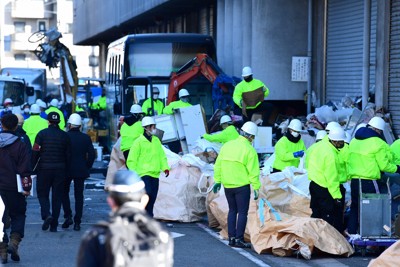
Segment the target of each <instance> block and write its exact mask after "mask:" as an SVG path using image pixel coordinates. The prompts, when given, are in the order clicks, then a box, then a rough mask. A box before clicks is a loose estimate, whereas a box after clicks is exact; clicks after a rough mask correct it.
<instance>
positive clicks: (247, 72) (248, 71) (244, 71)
mask: <svg viewBox="0 0 400 267" xmlns="http://www.w3.org/2000/svg"><path fill="white" fill-rule="evenodd" d="M250 75H253V71H252V70H251V68H250V67H249V66H246V67H244V68H243V69H242V77H247V76H250Z"/></svg>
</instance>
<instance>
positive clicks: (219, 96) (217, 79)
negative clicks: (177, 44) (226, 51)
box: [167, 54, 241, 110]
mask: <svg viewBox="0 0 400 267" xmlns="http://www.w3.org/2000/svg"><path fill="white" fill-rule="evenodd" d="M199 75H203V76H204V77H205V78H206V79H207V80H209V81H210V82H211V83H212V84H213V89H212V90H213V91H212V98H213V102H214V110H217V109H218V108H220V107H221V106H222V105H221V102H223V103H224V104H225V106H223V108H225V107H226V105H229V106H231V107H233V99H232V95H233V89H234V88H235V86H236V84H237V83H239V82H240V81H241V79H240V78H237V77H230V76H227V75H226V74H225V73H224V72H223V71H222V70H221V68H220V67H219V66H218V65H217V64H216V63H215V62H214V61H213V60H212V59H211V58H210V57H209V56H208V55H207V54H197V55H196V57H194V58H193V59H191V60H190V61H188V62H187V63H186V64H185V65H183V66H182V67H181V68H180V69H179V70H178V71H177V72H172V73H171V77H170V83H169V88H168V101H167V104H169V103H170V102H172V101H175V100H177V96H178V92H179V90H180V89H181V88H182V87H183V86H184V85H185V84H186V83H188V82H189V81H191V80H193V79H194V78H196V77H198V76H199Z"/></svg>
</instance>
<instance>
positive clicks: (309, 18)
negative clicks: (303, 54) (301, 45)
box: [307, 0, 313, 114]
mask: <svg viewBox="0 0 400 267" xmlns="http://www.w3.org/2000/svg"><path fill="white" fill-rule="evenodd" d="M312 4H313V0H308V40H307V57H308V77H307V114H310V113H311V94H312V90H311V64H312V60H311V57H312Z"/></svg>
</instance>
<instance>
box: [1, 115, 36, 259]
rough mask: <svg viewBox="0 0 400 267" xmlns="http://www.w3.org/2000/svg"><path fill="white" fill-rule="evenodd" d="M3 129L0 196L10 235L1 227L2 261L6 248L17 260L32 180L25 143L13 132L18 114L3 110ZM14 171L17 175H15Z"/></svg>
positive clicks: (4, 218) (12, 257) (4, 219)
mask: <svg viewBox="0 0 400 267" xmlns="http://www.w3.org/2000/svg"><path fill="white" fill-rule="evenodd" d="M1 124H2V126H3V131H2V132H1V133H0V196H1V198H2V200H3V202H4V206H5V212H4V215H3V223H5V221H6V220H7V217H9V218H10V220H11V233H10V239H9V238H8V236H7V233H6V229H3V231H4V237H3V240H2V241H3V242H1V243H0V257H1V262H2V263H6V262H7V250H8V252H9V253H11V259H12V260H14V261H19V260H20V257H19V254H18V246H19V243H20V242H21V240H22V238H23V237H24V229H25V217H26V215H25V213H26V200H25V198H26V196H28V195H29V193H30V190H31V187H32V180H31V177H30V175H31V162H30V158H29V155H30V153H29V150H28V147H27V145H26V144H25V143H24V142H22V141H21V139H20V138H18V136H17V135H16V134H15V130H16V129H17V124H18V118H17V116H15V115H14V114H6V115H4V116H3V117H2V118H1ZM17 174H18V175H19V176H20V177H18V176H17ZM16 179H21V184H22V190H23V191H22V192H21V193H19V192H18V186H17V180H16Z"/></svg>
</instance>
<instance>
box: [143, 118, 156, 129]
mask: <svg viewBox="0 0 400 267" xmlns="http://www.w3.org/2000/svg"><path fill="white" fill-rule="evenodd" d="M152 124H154V125H155V124H156V121H155V120H154V118H153V117H148V116H146V117H144V118H143V119H142V127H146V126H149V125H152Z"/></svg>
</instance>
